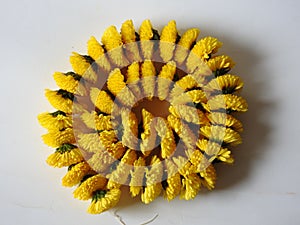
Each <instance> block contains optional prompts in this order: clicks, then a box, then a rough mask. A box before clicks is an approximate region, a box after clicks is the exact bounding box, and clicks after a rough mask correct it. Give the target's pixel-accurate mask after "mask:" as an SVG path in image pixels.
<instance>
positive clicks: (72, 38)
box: [0, 0, 300, 225]
mask: <svg viewBox="0 0 300 225" xmlns="http://www.w3.org/2000/svg"><path fill="white" fill-rule="evenodd" d="M299 9H300V2H299V1H298V0H285V1H282V0H273V1H271V0H270V1H268V0H265V1H261V0H252V1H233V0H226V1H225V0H224V1H222V0H219V1H211V0H206V1H201V0H197V1H196V0H195V1H187V0H185V1H183V0H182V1H175V0H173V1H162V0H149V1H128V0H127V1H108V0H107V1H102V0H97V1H96V0H92V1H59V0H48V1H38V0H28V1H23V0H20V1H17V0H7V1H3V0H1V1H0V50H1V55H0V71H1V75H0V76H1V88H0V104H1V110H0V125H1V128H0V143H1V154H0V180H1V185H0V224H1V225H2V224H3V225H21V224H22V225H23V224H31V225H35V224H43V225H47V224H49V225H50V224H51V225H66V224H72V225H77V224H78V225H79V224H80V225H81V224H87V225H89V224H91V225H94V224H97V225H99V224H119V222H118V221H117V220H116V219H115V218H114V216H112V212H113V211H114V210H112V211H111V212H107V213H104V214H101V215H96V216H92V215H89V214H87V213H86V212H85V210H86V208H87V206H88V204H89V203H88V202H81V201H78V200H76V199H73V198H72V190H70V189H68V188H64V187H62V186H61V185H60V179H61V177H62V176H63V175H64V172H65V170H64V169H54V168H50V167H49V166H48V165H46V163H45V159H46V157H47V156H48V155H49V154H50V153H51V152H52V150H51V149H50V148H48V147H46V146H45V145H44V144H43V143H42V141H41V139H40V135H41V134H43V133H44V132H45V130H44V129H42V128H41V127H40V126H39V125H38V123H37V119H36V115H37V114H38V113H40V112H44V111H46V110H51V109H52V108H51V107H50V105H49V104H48V103H47V101H46V99H45V97H44V94H43V93H44V89H45V88H55V87H56V86H55V83H54V81H53V79H52V73H53V72H54V71H67V70H69V69H71V68H70V65H69V63H68V57H69V55H70V54H71V52H72V51H78V52H80V53H85V52H86V49H85V48H86V41H87V40H88V39H89V37H90V36H91V35H94V36H96V37H97V38H98V39H100V37H101V34H102V33H103V31H104V29H105V28H106V27H108V26H109V25H112V24H114V25H117V26H118V27H120V25H121V23H122V22H123V21H125V20H126V19H130V18H131V19H133V20H134V23H135V25H136V27H138V26H139V25H140V24H141V22H142V21H143V20H144V19H146V18H149V19H151V21H152V23H153V25H154V27H157V28H158V29H160V28H161V27H162V26H163V25H165V24H166V23H167V22H168V21H169V20H170V19H175V20H176V21H177V26H178V28H179V29H180V30H181V31H183V30H185V29H187V28H190V27H199V28H200V29H201V31H202V33H201V35H202V36H205V35H212V36H216V37H218V38H219V39H220V40H221V41H222V42H223V43H224V47H223V52H226V53H227V54H228V55H230V56H231V57H232V58H233V59H234V60H235V62H236V63H237V66H236V67H235V69H234V70H233V72H234V73H236V74H238V75H240V76H241V77H242V78H243V80H244V81H245V88H244V90H243V93H242V94H243V96H244V97H245V98H246V99H247V100H248V102H249V112H248V113H247V114H245V115H242V116H240V118H241V119H242V121H243V122H244V124H245V132H244V134H243V137H244V143H243V144H242V145H241V146H239V147H238V149H236V151H235V156H236V163H235V165H234V166H226V165H220V166H218V168H217V169H218V175H219V178H218V183H217V188H216V190H215V191H213V192H203V193H200V194H199V196H198V197H197V198H196V199H195V200H193V201H188V202H186V201H183V200H174V201H173V202H171V203H168V202H167V201H164V200H163V199H162V198H159V199H157V200H156V201H155V202H153V203H152V204H150V205H143V204H141V203H139V201H135V200H134V201H132V200H129V199H128V198H126V197H124V198H123V199H122V200H121V203H120V205H119V207H118V210H119V211H118V214H119V215H120V216H122V218H123V220H124V221H125V222H126V223H127V224H130V225H131V224H142V223H143V222H145V221H147V220H148V219H151V218H152V217H154V216H155V215H156V214H157V213H158V214H159V216H158V217H157V219H156V220H155V221H154V222H153V223H152V224H205V225H206V224H208V225H209V224H218V225H223V224H234V225H235V224H246V225H250V224H272V225H282V224H300V216H299V214H300V197H299V194H300V193H299V191H300V180H299V171H300V148H299V144H298V140H299V137H300V128H299V116H300V106H299V103H300V101H299V91H300V87H299V83H300V72H299V71H300V69H299V68H300V63H299V50H300V48H299V36H300V29H299V28H300V16H299Z"/></svg>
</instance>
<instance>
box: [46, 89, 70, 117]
mask: <svg viewBox="0 0 300 225" xmlns="http://www.w3.org/2000/svg"><path fill="white" fill-rule="evenodd" d="M45 96H46V98H47V99H48V101H49V102H50V104H51V105H52V106H53V107H54V108H56V109H58V110H60V111H63V112H64V113H72V105H73V98H74V95H73V94H72V93H70V92H67V91H64V90H61V89H60V90H58V91H51V90H49V89H46V90H45Z"/></svg>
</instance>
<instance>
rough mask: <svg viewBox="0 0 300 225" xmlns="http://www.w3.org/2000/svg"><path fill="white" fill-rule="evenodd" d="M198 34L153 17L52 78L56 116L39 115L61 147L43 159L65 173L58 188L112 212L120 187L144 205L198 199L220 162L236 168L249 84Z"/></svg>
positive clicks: (108, 36) (75, 58) (113, 33)
mask: <svg viewBox="0 0 300 225" xmlns="http://www.w3.org/2000/svg"><path fill="white" fill-rule="evenodd" d="M199 33H200V31H199V30H198V29H197V28H191V29H188V30H187V31H185V32H184V33H183V34H182V35H181V36H180V35H179V33H178V31H177V28H176V23H175V21H173V20H172V21H170V22H169V23H168V24H167V25H166V26H165V27H164V28H163V29H162V31H161V33H159V32H158V31H157V30H155V29H154V28H153V27H152V24H151V22H150V21H149V20H145V21H143V23H142V24H141V26H140V28H139V32H136V30H135V28H134V25H133V22H132V21H131V20H128V21H125V22H124V23H123V24H122V27H121V32H120V33H119V32H118V31H117V29H116V27H115V26H110V27H109V28H107V29H106V30H105V32H104V34H103V36H102V40H101V42H102V43H99V42H98V41H97V40H96V39H95V38H94V37H91V38H90V40H89V41H88V44H87V55H81V54H78V53H73V55H72V56H71V57H70V62H71V65H72V68H73V71H72V72H66V73H62V72H56V73H54V75H53V77H54V79H55V81H56V83H57V86H58V87H59V89H58V90H48V89H46V91H45V95H46V98H47V99H48V101H49V102H50V104H51V105H52V106H53V107H54V108H55V109H56V111H54V112H45V113H42V114H40V115H39V116H38V121H39V122H40V124H41V125H42V126H43V127H44V128H46V129H47V131H48V133H47V134H45V135H43V136H42V139H43V141H44V142H45V144H46V145H48V146H50V147H53V148H56V150H55V152H54V153H52V154H51V155H50V156H49V157H48V159H47V163H48V164H49V165H50V166H53V167H59V168H61V167H67V168H68V169H67V173H66V175H65V176H64V177H63V178H62V184H63V186H66V187H72V186H76V185H77V188H76V189H75V191H74V193H73V194H74V197H75V198H77V199H80V200H89V199H91V205H90V206H89V208H88V212H89V213H92V214H98V213H101V212H103V211H106V210H108V209H110V208H112V207H114V206H115V205H116V204H117V203H118V201H119V199H120V196H121V190H122V186H124V185H128V186H129V191H130V194H131V196H132V197H137V196H140V198H141V201H142V202H144V203H146V204H148V203H150V202H152V201H153V200H155V199H156V198H157V197H158V196H159V195H161V194H163V196H164V198H165V199H167V200H168V201H170V200H172V199H174V198H176V197H177V196H180V198H182V199H185V200H190V199H193V198H195V196H196V195H197V194H198V192H199V190H200V189H201V188H207V189H209V190H212V189H213V188H214V187H215V183H216V171H215V168H214V164H216V163H220V162H223V163H227V164H232V163H233V162H234V158H233V156H232V152H231V150H230V148H231V147H232V146H236V145H238V144H240V143H241V136H240V133H241V132H242V131H243V126H242V123H241V122H240V121H239V120H237V119H236V118H235V116H234V114H235V113H236V112H245V111H247V103H246V101H245V100H244V99H243V98H242V97H240V96H239V95H238V91H239V90H241V89H242V87H243V82H242V81H241V79H240V78H239V77H238V76H236V75H233V74H231V73H229V72H230V70H231V69H232V67H233V66H234V62H233V61H232V60H231V58H230V57H228V56H226V55H216V53H217V51H218V49H219V48H220V47H221V46H222V43H221V42H220V41H219V40H218V39H216V38H214V37H204V38H201V39H200V40H197V39H198V36H199Z"/></svg>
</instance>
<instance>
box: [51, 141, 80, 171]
mask: <svg viewBox="0 0 300 225" xmlns="http://www.w3.org/2000/svg"><path fill="white" fill-rule="evenodd" d="M83 159H84V158H83V156H82V153H81V151H80V150H79V149H78V148H77V147H76V146H74V145H72V144H63V145H62V146H60V147H59V148H57V149H56V151H55V152H54V153H53V154H51V155H50V156H49V157H48V158H47V163H48V164H49V165H50V166H53V167H65V166H71V165H73V164H76V163H79V162H81V161H83Z"/></svg>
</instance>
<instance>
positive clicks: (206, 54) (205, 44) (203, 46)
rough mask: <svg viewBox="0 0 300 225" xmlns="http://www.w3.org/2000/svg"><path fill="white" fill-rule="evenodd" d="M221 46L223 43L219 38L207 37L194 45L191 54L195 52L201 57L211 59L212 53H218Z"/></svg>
mask: <svg viewBox="0 0 300 225" xmlns="http://www.w3.org/2000/svg"><path fill="white" fill-rule="evenodd" d="M221 46H222V43H221V42H220V41H218V39H217V38H214V37H205V38H202V39H201V40H200V41H198V42H197V43H196V44H195V45H194V47H193V49H192V52H191V54H195V55H196V56H198V57H199V58H201V59H209V58H210V55H211V54H214V53H216V52H217V51H218V49H219V48H220V47H221ZM188 60H189V59H187V61H188Z"/></svg>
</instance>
